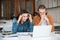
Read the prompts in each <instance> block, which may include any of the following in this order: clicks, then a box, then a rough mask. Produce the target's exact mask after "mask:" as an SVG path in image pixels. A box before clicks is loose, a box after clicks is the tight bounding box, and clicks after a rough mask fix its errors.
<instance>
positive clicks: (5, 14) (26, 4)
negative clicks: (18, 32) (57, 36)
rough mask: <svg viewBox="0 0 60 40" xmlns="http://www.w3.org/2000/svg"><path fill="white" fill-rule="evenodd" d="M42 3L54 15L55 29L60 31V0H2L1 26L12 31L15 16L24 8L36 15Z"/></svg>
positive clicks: (0, 2)
mask: <svg viewBox="0 0 60 40" xmlns="http://www.w3.org/2000/svg"><path fill="white" fill-rule="evenodd" d="M40 4H44V5H45V6H46V7H47V11H48V14H50V15H52V16H53V19H54V27H55V31H57V33H60V0H0V26H2V27H3V28H4V30H6V31H11V29H12V19H13V17H14V16H15V17H17V16H18V14H19V13H21V12H22V11H23V10H27V11H28V12H29V13H31V14H32V15H33V16H34V15H35V12H37V9H38V7H39V5H40Z"/></svg>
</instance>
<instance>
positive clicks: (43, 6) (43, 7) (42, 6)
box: [38, 5, 47, 15]
mask: <svg viewBox="0 0 60 40" xmlns="http://www.w3.org/2000/svg"><path fill="white" fill-rule="evenodd" d="M39 9H45V10H47V8H46V7H45V5H40V6H39V7H38V11H39ZM46 15H47V13H46Z"/></svg>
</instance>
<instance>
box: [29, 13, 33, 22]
mask: <svg viewBox="0 0 60 40" xmlns="http://www.w3.org/2000/svg"><path fill="white" fill-rule="evenodd" d="M29 20H30V22H32V16H31V14H29Z"/></svg>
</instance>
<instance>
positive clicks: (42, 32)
mask: <svg viewBox="0 0 60 40" xmlns="http://www.w3.org/2000/svg"><path fill="white" fill-rule="evenodd" d="M51 29H52V26H51V25H43V26H34V29H33V37H48V36H50V34H51Z"/></svg>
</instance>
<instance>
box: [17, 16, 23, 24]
mask: <svg viewBox="0 0 60 40" xmlns="http://www.w3.org/2000/svg"><path fill="white" fill-rule="evenodd" d="M21 18H22V15H20V16H19V18H18V21H17V23H19V22H20V20H21Z"/></svg>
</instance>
